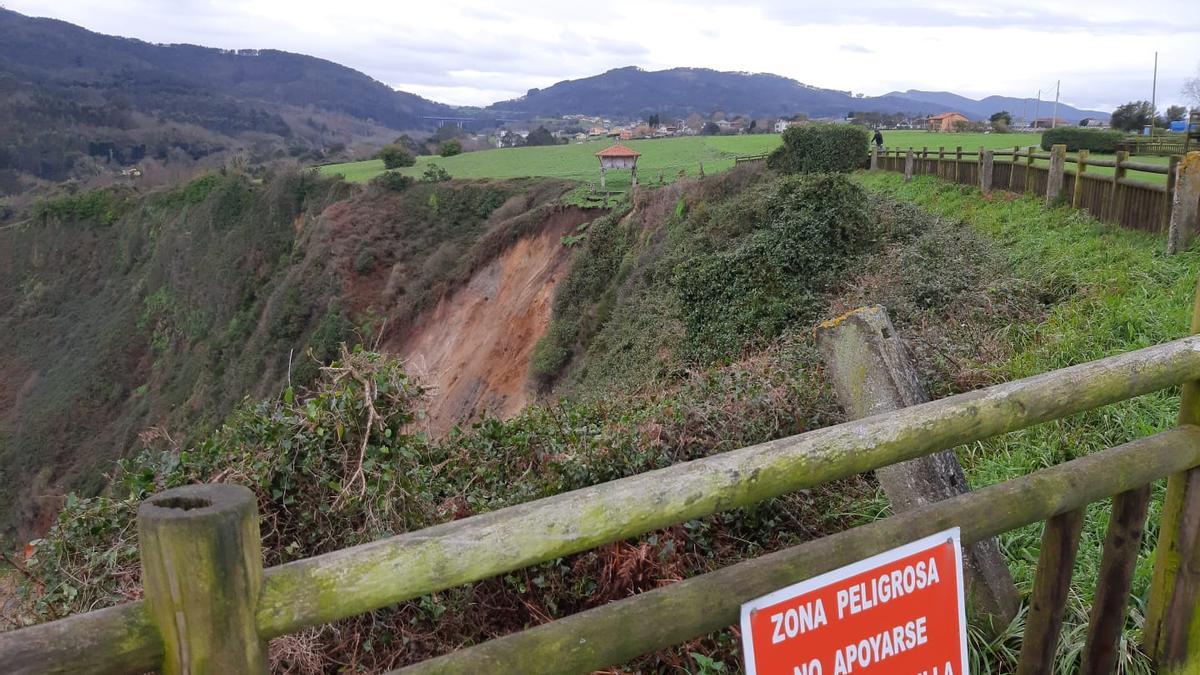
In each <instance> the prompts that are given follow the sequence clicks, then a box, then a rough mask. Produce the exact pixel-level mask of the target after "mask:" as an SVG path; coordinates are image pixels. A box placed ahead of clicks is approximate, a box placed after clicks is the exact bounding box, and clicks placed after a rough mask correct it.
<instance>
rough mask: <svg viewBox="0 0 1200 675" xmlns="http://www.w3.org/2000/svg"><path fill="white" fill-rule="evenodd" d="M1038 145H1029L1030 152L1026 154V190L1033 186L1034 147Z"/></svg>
mask: <svg viewBox="0 0 1200 675" xmlns="http://www.w3.org/2000/svg"><path fill="white" fill-rule="evenodd" d="M1034 147H1036V146H1033V145H1031V146H1029V154H1027V155H1025V188H1024V190H1023V191H1024V192H1029V189H1030V188H1031V187H1032V186H1033V149H1034Z"/></svg>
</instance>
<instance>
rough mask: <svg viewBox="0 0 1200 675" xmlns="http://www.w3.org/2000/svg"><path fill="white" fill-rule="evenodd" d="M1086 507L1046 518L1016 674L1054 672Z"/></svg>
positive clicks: (1038, 674)
mask: <svg viewBox="0 0 1200 675" xmlns="http://www.w3.org/2000/svg"><path fill="white" fill-rule="evenodd" d="M1085 513H1086V509H1076V510H1074V511H1068V512H1066V513H1062V514H1059V515H1057V516H1054V517H1053V518H1051V519H1050V520H1047V521H1046V528H1045V529H1044V530H1043V531H1042V548H1041V552H1040V553H1039V554H1038V566H1037V575H1036V576H1035V577H1034V580H1033V592H1032V593H1030V595H1029V614H1028V616H1027V617H1026V618H1025V636H1024V639H1023V640H1022V645H1021V656H1020V657H1019V658H1018V660H1017V675H1044V674H1046V673H1052V672H1054V654H1055V653H1056V652H1057V651H1058V649H1057V647H1058V638H1059V635H1060V634H1061V633H1062V619H1063V613H1064V611H1065V610H1066V606H1067V596H1068V595H1069V594H1070V592H1071V571H1072V570H1073V569H1074V566H1075V554H1076V553H1078V551H1079V534H1080V532H1082V531H1083V517H1084V514H1085Z"/></svg>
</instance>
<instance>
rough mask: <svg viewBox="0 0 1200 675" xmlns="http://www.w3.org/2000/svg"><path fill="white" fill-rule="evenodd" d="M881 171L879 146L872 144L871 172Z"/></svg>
mask: <svg viewBox="0 0 1200 675" xmlns="http://www.w3.org/2000/svg"><path fill="white" fill-rule="evenodd" d="M878 170H879V146H878V145H875V144H874V143H872V144H871V171H878Z"/></svg>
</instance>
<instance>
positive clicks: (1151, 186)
mask: <svg viewBox="0 0 1200 675" xmlns="http://www.w3.org/2000/svg"><path fill="white" fill-rule="evenodd" d="M1055 148H1056V149H1058V150H1057V152H1059V153H1061V159H1055V153H1054V152H1039V151H1037V150H1036V149H1034V147H1032V146H1031V147H1029V148H1021V147H1014V148H1013V149H1011V150H989V151H985V150H984V149H983V148H978V149H976V150H964V149H963V148H961V147H959V148H955V149H954V151H953V154H950V153H948V151H946V149H945V148H938V150H937V151H936V154H933V155H932V156H931V152H932V151H931V149H930V148H921V149H919V150H918V149H915V148H883V149H882V150H880V149H875V148H873V149H872V151H871V153H872V158H871V166H872V167H875V168H877V169H882V170H885V171H899V172H905V175H906V176H908V175H910V174H909V171H908V170H906V168H905V167H906V165H907V163H908V162H907V158H908V156H909V154H910V153H912V154H914V156H915V158H916V161H915V162H914V163H913V164H912V169H911V174H912V175H932V176H937V177H939V178H943V179H945V180H950V181H954V182H957V183H963V184H967V185H977V186H979V187H980V188H981V189H983V190H984V191H985V192H987V191H990V190H992V189H997V188H1000V189H1005V190H1008V191H1010V192H1018V193H1020V192H1032V193H1034V194H1036V195H1040V196H1043V197H1045V198H1046V199H1047V202H1048V203H1052V204H1057V203H1065V204H1069V205H1071V206H1072V207H1074V208H1078V209H1083V210H1085V211H1087V212H1088V213H1089V214H1091V215H1092V216H1093V217H1095V218H1097V219H1099V220H1103V221H1105V222H1110V223H1114V224H1117V225H1121V226H1122V227H1128V228H1131V229H1135V230H1142V231H1145V232H1153V233H1155V234H1168V232H1169V231H1170V229H1171V227H1172V225H1171V223H1172V213H1174V212H1176V211H1178V210H1179V209H1184V210H1186V209H1189V208H1191V209H1192V213H1194V205H1195V203H1198V202H1200V193H1198V192H1197V191H1196V190H1194V189H1190V188H1189V189H1187V190H1185V191H1183V192H1182V193H1181V194H1179V198H1178V199H1176V190H1177V186H1183V185H1185V182H1181V181H1180V180H1179V176H1180V175H1182V172H1183V171H1194V172H1200V159H1194V160H1193V159H1189V160H1188V161H1181V158H1180V157H1172V158H1171V159H1170V161H1169V164H1168V165H1166V166H1162V165H1158V164H1149V163H1146V162H1134V161H1130V160H1129V159H1128V153H1127V152H1125V151H1120V152H1118V153H1117V155H1116V158H1115V159H1096V158H1091V157H1089V155H1088V152H1087V151H1086V150H1085V151H1081V152H1079V153H1078V154H1076V155H1074V156H1071V155H1067V154H1066V151H1065V146H1055ZM1194 154H1197V153H1190V154H1189V157H1191V156H1192V155H1194ZM988 155H990V156H991V158H992V160H991V162H992V163H991V169H990V175H991V180H990V182H989V183H987V184H986V185H984V184H983V182H982V181H981V180H980V179H981V176H982V175H983V174H986V173H988V172H987V171H985V169H984V167H983V164H984V162H985V160H986V158H987V156H988ZM996 158H1006V161H1001V162H997V161H995V159H996ZM1046 160H1049V161H1050V166H1041V165H1039V164H1037V162H1038V161H1046ZM1089 167H1106V168H1111V169H1113V173H1112V175H1111V176H1101V175H1097V174H1095V173H1088V168H1089ZM1189 167H1191V168H1190V169H1189ZM1130 171H1137V172H1142V173H1149V174H1158V175H1162V176H1166V177H1167V180H1166V183H1165V184H1161V185H1160V184H1158V183H1151V182H1148V181H1145V180H1137V179H1133V178H1129V177H1128V175H1127V174H1128V172H1130ZM1189 200H1190V201H1189ZM1189 203H1190V204H1191V206H1190V207H1189ZM1186 220H1187V222H1180V223H1179V224H1178V225H1176V226H1175V227H1177V228H1180V231H1179V232H1177V233H1176V234H1174V235H1172V236H1171V240H1170V241H1171V244H1170V247H1169V250H1170V252H1172V253H1174V252H1175V251H1177V250H1180V249H1182V248H1183V247H1184V246H1185V245H1186V240H1187V239H1188V238H1189V237H1190V236H1191V235H1192V233H1194V232H1195V231H1196V230H1197V228H1198V227H1200V223H1198V222H1197V218H1196V216H1195V215H1190V216H1189V217H1188V218H1187V219H1186Z"/></svg>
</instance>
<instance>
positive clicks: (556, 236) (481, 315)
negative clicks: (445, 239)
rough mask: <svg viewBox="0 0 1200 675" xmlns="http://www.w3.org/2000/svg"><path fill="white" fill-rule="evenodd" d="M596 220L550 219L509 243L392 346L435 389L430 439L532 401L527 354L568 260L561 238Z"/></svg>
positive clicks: (564, 215)
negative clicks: (452, 428)
mask: <svg viewBox="0 0 1200 675" xmlns="http://www.w3.org/2000/svg"><path fill="white" fill-rule="evenodd" d="M596 216H597V213H596V212H594V211H585V210H583V209H577V208H571V209H566V210H563V211H560V212H558V213H555V214H554V215H552V216H550V217H549V218H548V219H547V220H546V221H545V222H544V225H543V229H542V230H541V232H539V233H537V234H534V235H531V236H527V237H524V238H522V239H519V240H517V241H516V242H514V243H513V244H512V245H511V246H509V247H508V248H507V249H505V250H504V252H503V253H501V254H500V255H498V256H497V257H496V258H495V259H494V260H492V261H491V262H489V263H487V264H486V265H484V266H483V267H482V268H480V269H479V270H477V271H476V272H475V274H474V275H473V276H472V277H471V281H470V282H469V283H467V284H466V285H465V286H463V287H461V288H460V289H458V290H457V291H454V292H453V293H451V294H450V295H448V296H445V297H443V298H442V299H441V300H439V301H438V303H437V306H435V307H434V308H433V309H432V310H430V311H427V312H425V313H423V314H422V315H421V316H419V317H418V318H417V320H416V321H415V326H416V328H415V331H414V332H413V333H412V334H411V335H409V336H408V337H407V338H405V339H404V340H403V341H402V342H398V343H395V344H393V345H389V349H388V351H392V352H396V353H399V354H403V355H404V356H405V358H406V359H407V360H408V370H409V372H410V373H412V374H413V375H416V376H417V377H418V378H419V379H420V380H421V382H422V383H424V384H426V385H428V386H430V387H431V388H432V390H433V393H432V396H431V400H430V404H429V407H428V409H427V417H426V419H425V424H426V428H427V429H428V431H429V432H430V433H431V434H432V435H434V436H441V435H443V434H444V433H445V432H446V431H447V430H449V428H450V427H451V426H453V425H454V424H458V423H464V422H469V421H472V420H475V419H478V418H480V417H482V416H483V415H484V414H491V415H493V416H497V417H501V418H508V417H511V416H512V415H514V414H516V413H517V412H519V411H520V410H521V409H522V408H524V407H525V406H526V405H527V404H528V403H529V402H530V400H531V399H532V398H533V396H532V390H531V385H530V378H529V363H530V356H531V354H532V352H533V347H534V345H535V344H536V343H537V341H538V339H539V338H541V336H542V334H543V333H544V332H545V331H546V326H547V324H549V322H550V313H551V301H552V299H553V295H554V290H555V288H556V286H557V285H558V282H559V280H560V279H561V278H562V276H563V275H564V274H565V273H566V271H567V269H568V267H569V265H570V261H571V251H572V249H570V248H568V247H566V246H564V245H563V243H562V237H563V236H564V235H567V234H571V233H573V232H575V231H576V229H577V228H579V226H581V225H583V224H584V223H587V222H589V221H591V220H592V219H594V218H595V217H596Z"/></svg>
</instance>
